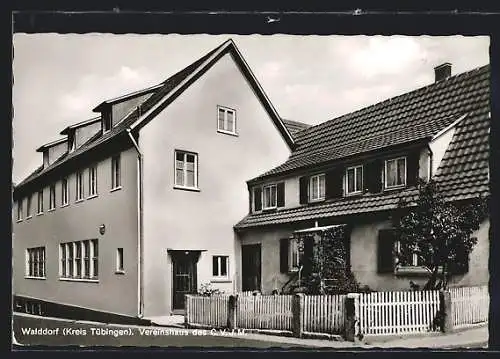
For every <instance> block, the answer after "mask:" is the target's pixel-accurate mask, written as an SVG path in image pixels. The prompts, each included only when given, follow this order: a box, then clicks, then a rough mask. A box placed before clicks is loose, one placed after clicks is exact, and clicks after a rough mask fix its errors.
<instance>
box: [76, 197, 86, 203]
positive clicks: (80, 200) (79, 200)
mask: <svg viewBox="0 0 500 359" xmlns="http://www.w3.org/2000/svg"><path fill="white" fill-rule="evenodd" d="M83 201H84V199H83V198H80V199H77V200H76V201H75V203H80V202H83Z"/></svg>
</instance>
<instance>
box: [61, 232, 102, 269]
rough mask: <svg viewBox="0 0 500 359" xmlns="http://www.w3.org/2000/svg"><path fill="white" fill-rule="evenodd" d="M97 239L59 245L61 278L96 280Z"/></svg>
mask: <svg viewBox="0 0 500 359" xmlns="http://www.w3.org/2000/svg"><path fill="white" fill-rule="evenodd" d="M97 256H98V248H97V239H92V240H89V239H87V240H84V241H76V242H67V243H61V244H60V245H59V257H60V258H59V259H60V260H59V263H60V264H59V266H60V267H59V275H60V277H61V278H70V279H71V278H74V279H97V277H98V268H97Z"/></svg>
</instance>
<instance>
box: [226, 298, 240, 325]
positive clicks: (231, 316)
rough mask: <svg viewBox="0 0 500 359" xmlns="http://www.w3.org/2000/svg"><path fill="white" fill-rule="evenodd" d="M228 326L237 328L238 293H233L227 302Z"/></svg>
mask: <svg viewBox="0 0 500 359" xmlns="http://www.w3.org/2000/svg"><path fill="white" fill-rule="evenodd" d="M227 305H228V308H227V327H228V328H229V329H234V328H236V307H237V305H238V294H235V295H233V294H231V295H230V296H229V301H228V303H227Z"/></svg>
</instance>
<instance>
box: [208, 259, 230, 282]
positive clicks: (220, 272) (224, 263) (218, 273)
mask: <svg viewBox="0 0 500 359" xmlns="http://www.w3.org/2000/svg"><path fill="white" fill-rule="evenodd" d="M212 276H213V277H215V278H225V279H227V278H229V257H228V256H213V257H212Z"/></svg>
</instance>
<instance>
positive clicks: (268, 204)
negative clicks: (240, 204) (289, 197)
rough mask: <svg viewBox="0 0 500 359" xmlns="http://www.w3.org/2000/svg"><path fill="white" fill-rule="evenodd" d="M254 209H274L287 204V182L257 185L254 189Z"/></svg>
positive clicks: (255, 210)
mask: <svg viewBox="0 0 500 359" xmlns="http://www.w3.org/2000/svg"><path fill="white" fill-rule="evenodd" d="M252 194H253V199H252V201H251V202H252V203H251V206H252V204H253V211H254V212H258V211H262V210H263V209H264V210H266V209H273V208H280V207H284V206H285V183H284V182H280V183H276V184H269V185H265V186H256V187H254V188H253V191H252Z"/></svg>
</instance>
